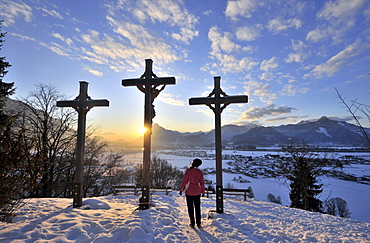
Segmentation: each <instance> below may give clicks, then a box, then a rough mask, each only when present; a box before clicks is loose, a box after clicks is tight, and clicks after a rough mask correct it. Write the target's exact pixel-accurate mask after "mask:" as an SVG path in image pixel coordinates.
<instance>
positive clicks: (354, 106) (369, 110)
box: [335, 89, 370, 149]
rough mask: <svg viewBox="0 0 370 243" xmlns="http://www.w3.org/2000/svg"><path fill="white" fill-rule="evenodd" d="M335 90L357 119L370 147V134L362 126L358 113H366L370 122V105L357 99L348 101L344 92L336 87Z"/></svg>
mask: <svg viewBox="0 0 370 243" xmlns="http://www.w3.org/2000/svg"><path fill="white" fill-rule="evenodd" d="M335 90H336V92H337V95H338V98H339V99H340V101H341V102H342V103H343V104H344V106H345V108H346V110H347V111H348V112H349V113H350V114H351V116H352V117H353V119H354V120H355V122H356V124H357V126H359V128H360V132H361V134H362V136H363V137H364V139H365V142H366V144H367V146H368V148H369V149H370V136H369V134H368V133H367V132H366V130H365V128H364V127H363V126H362V124H361V122H360V120H359V119H360V115H358V113H362V115H364V116H365V117H366V119H367V120H368V121H369V122H370V106H369V105H366V104H362V103H360V102H357V99H355V100H351V102H350V103H348V102H347V101H346V100H345V97H344V96H343V94H341V93H339V91H338V90H337V89H335Z"/></svg>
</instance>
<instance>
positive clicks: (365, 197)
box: [125, 150, 370, 223]
mask: <svg viewBox="0 0 370 243" xmlns="http://www.w3.org/2000/svg"><path fill="white" fill-rule="evenodd" d="M203 153H204V152H202V153H201V154H203ZM206 153H207V154H208V155H214V154H215V152H214V150H207V151H206ZM222 153H223V154H224V155H225V154H234V155H243V156H252V157H259V156H265V155H267V154H280V153H279V152H274V151H268V150H266V151H235V150H223V151H222ZM329 155H330V156H341V155H342V156H343V155H351V156H358V157H361V158H366V159H369V158H370V153H349V152H343V153H333V154H329ZM159 157H160V158H162V159H165V160H167V161H168V162H169V163H171V164H172V165H174V166H177V167H179V168H183V167H189V165H190V163H191V161H192V160H193V159H194V157H186V156H178V155H172V154H166V153H159ZM199 157H200V158H201V159H202V160H203V164H202V166H201V167H200V169H202V168H207V167H213V168H214V167H215V160H214V158H212V157H205V158H202V157H201V156H199ZM125 160H126V161H131V162H133V163H142V153H137V154H129V155H126V156H125ZM227 161H228V160H223V168H227V167H229V165H227V164H226V163H227ZM343 170H344V171H345V172H347V173H350V174H355V175H358V176H363V175H370V165H360V164H356V165H351V166H346V167H345V168H344V169H343ZM239 176H242V178H245V179H248V180H250V181H251V183H238V182H235V181H233V179H234V177H236V178H238V177H239ZM206 178H207V179H209V180H212V181H213V182H216V175H214V174H213V175H207V176H206ZM321 180H322V183H323V185H324V186H323V193H322V194H321V195H320V196H319V198H320V200H321V201H325V200H327V199H329V198H334V197H340V198H342V199H344V200H345V201H346V202H347V203H348V207H349V211H350V212H351V215H350V217H351V219H355V220H359V221H362V222H368V223H370V204H369V202H370V185H365V184H360V183H357V182H353V181H345V180H340V179H337V178H332V177H323V178H321ZM228 183H230V184H232V185H233V186H234V188H240V189H246V188H248V187H249V186H251V187H252V189H253V191H254V195H255V199H256V200H260V201H267V195H268V194H269V193H272V194H273V195H275V196H276V197H277V196H280V197H281V199H282V204H283V205H285V206H288V205H290V199H289V188H288V187H287V185H282V184H281V180H277V179H274V178H251V177H247V176H245V175H241V174H229V173H225V172H224V173H223V185H224V187H225V186H226V185H227V184H228Z"/></svg>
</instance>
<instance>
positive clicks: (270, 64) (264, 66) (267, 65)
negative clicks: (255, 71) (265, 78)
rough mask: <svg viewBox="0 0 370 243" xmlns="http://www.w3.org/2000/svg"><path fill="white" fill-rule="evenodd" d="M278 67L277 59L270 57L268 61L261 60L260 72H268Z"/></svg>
mask: <svg viewBox="0 0 370 243" xmlns="http://www.w3.org/2000/svg"><path fill="white" fill-rule="evenodd" d="M278 66H279V64H278V63H277V57H272V58H271V59H270V60H263V61H262V62H261V66H260V70H262V71H265V72H268V71H269V70H270V69H275V68H277V67H278Z"/></svg>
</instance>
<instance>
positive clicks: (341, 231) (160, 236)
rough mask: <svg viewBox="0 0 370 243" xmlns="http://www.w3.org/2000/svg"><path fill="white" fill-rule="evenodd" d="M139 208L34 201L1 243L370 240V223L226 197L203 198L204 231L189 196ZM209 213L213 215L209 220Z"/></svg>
mask: <svg viewBox="0 0 370 243" xmlns="http://www.w3.org/2000/svg"><path fill="white" fill-rule="evenodd" d="M152 203H153V207H151V208H150V209H148V210H145V211H140V210H136V209H137V206H138V196H134V195H132V194H130V193H127V194H121V195H117V196H112V195H109V196H104V197H95V198H86V199H84V200H83V204H84V205H83V207H81V208H73V207H71V205H72V199H63V198H60V199H55V198H53V199H48V198H47V199H36V198H35V199H30V201H29V202H28V203H27V205H26V206H24V207H23V208H22V209H21V210H20V212H19V213H18V216H17V217H15V218H14V223H11V224H8V223H0V241H1V242H17V243H18V242H46V241H48V242H97V243H98V242H135V243H136V242H156V243H160V242H370V223H364V222H360V221H356V220H351V219H344V218H339V217H335V216H330V215H324V214H319V213H312V212H307V211H303V210H299V209H292V208H289V207H285V206H282V205H279V204H274V203H270V202H263V201H258V200H253V199H250V200H247V201H243V200H242V199H225V200H224V209H225V213H223V214H217V213H214V212H210V211H211V210H214V208H215V199H214V198H202V225H203V227H202V228H201V229H198V228H195V229H192V228H190V227H189V226H188V223H189V219H188V216H187V209H186V202H185V198H184V196H180V195H178V193H177V192H172V194H171V195H169V196H166V195H153V197H152ZM208 215H209V216H210V218H208Z"/></svg>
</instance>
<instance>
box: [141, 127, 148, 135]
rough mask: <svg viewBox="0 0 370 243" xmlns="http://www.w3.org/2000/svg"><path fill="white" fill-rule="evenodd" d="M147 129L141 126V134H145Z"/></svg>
mask: <svg viewBox="0 0 370 243" xmlns="http://www.w3.org/2000/svg"><path fill="white" fill-rule="evenodd" d="M147 130H148V129H146V127H142V128H140V134H142V135H144V134H145V132H146V131H147Z"/></svg>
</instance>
